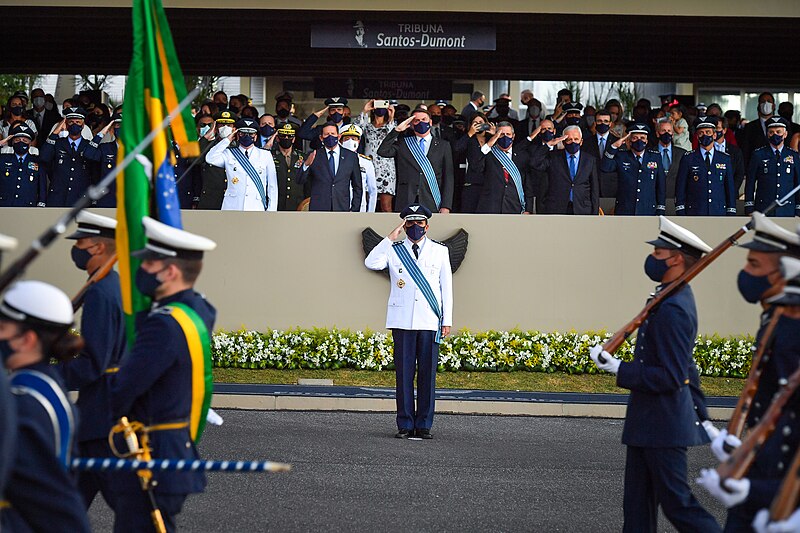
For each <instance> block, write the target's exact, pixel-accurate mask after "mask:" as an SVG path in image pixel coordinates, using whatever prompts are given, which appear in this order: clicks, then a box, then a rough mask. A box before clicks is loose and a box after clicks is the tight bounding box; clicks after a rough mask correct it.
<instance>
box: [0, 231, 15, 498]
mask: <svg viewBox="0 0 800 533" xmlns="http://www.w3.org/2000/svg"><path fill="white" fill-rule="evenodd" d="M15 247H16V240H14V239H12V238H9V237H6V236H5V235H0V259H2V255H3V252H4V251H6V250H12V249H14V248H15ZM16 446H17V411H16V409H15V405H14V399H13V397H12V396H11V391H10V389H9V387H8V379H6V376H4V375H0V501H5V500H4V492H5V487H6V482H7V481H8V475H9V472H10V470H11V465H12V461H13V460H14V454H15V453H16ZM0 513H2V510H0Z"/></svg>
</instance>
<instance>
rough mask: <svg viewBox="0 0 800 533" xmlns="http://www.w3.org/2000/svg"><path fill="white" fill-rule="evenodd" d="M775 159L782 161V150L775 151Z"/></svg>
mask: <svg viewBox="0 0 800 533" xmlns="http://www.w3.org/2000/svg"><path fill="white" fill-rule="evenodd" d="M775 157H777V158H778V160H780V158H781V151H780V150H775Z"/></svg>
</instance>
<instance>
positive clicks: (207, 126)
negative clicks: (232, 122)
mask: <svg viewBox="0 0 800 533" xmlns="http://www.w3.org/2000/svg"><path fill="white" fill-rule="evenodd" d="M210 129H211V125H210V124H206V125H205V126H203V127H201V128H200V137H203V136H205V134H206V133H208V130H210Z"/></svg>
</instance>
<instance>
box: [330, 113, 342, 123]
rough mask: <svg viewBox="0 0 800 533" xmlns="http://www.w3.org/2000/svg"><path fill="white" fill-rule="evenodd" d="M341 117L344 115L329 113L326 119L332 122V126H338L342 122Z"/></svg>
mask: <svg viewBox="0 0 800 533" xmlns="http://www.w3.org/2000/svg"><path fill="white" fill-rule="evenodd" d="M343 116H344V115H343V114H342V113H331V114H330V115H328V118H329V119H331V122H333V123H334V124H338V123H340V122H341V121H342V117H343Z"/></svg>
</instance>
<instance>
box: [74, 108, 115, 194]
mask: <svg viewBox="0 0 800 533" xmlns="http://www.w3.org/2000/svg"><path fill="white" fill-rule="evenodd" d="M121 126H122V115H120V114H119V113H114V114H113V115H112V116H111V122H109V123H108V124H106V126H105V127H104V128H103V129H102V130H100V131H99V132H97V135H95V136H94V138H92V140H91V141H89V146H87V147H86V150H85V151H84V152H83V157H85V158H86V159H88V160H90V161H94V162H96V163H97V164H98V165H99V166H100V180H102V179H103V178H105V177H106V175H107V174H108V173H109V172H111V171H112V170H114V167H116V166H117V152H118V150H119V144H118V143H119V129H120V127H121ZM109 131H112V132H113V134H114V139H113V140H112V141H111V142H103V137H105V135H106V133H108V132H109ZM95 205H96V206H97V207H116V205H117V180H114V182H113V183H112V184H111V185H110V186H109V187H108V192H107V193H106V194H105V196H103V197H102V198H100V199H99V200H98V201H97V202H96V203H95Z"/></svg>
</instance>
